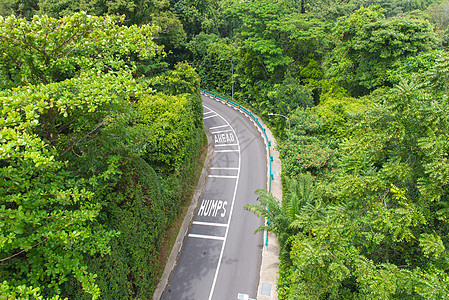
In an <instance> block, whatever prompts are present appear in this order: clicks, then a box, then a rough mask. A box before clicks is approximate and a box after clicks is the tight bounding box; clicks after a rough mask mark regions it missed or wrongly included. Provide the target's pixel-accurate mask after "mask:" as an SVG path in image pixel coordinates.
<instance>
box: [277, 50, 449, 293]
mask: <svg viewBox="0 0 449 300" xmlns="http://www.w3.org/2000/svg"><path fill="white" fill-rule="evenodd" d="M447 61H448V57H447V54H446V55H444V56H443V57H442V58H440V59H439V60H438V61H437V64H436V65H435V66H434V67H433V68H431V69H430V70H429V71H427V72H425V73H424V74H422V75H420V77H418V78H417V77H414V78H412V79H411V80H406V79H404V80H401V81H400V83H399V84H398V85H396V86H395V87H394V88H393V89H391V91H390V92H389V94H388V97H387V101H386V102H385V103H382V104H379V105H377V106H374V107H373V108H371V109H368V110H366V111H364V112H363V113H362V114H360V115H359V117H358V118H357V119H356V123H355V124H356V125H355V127H354V131H353V133H352V134H353V136H352V137H350V138H349V139H348V140H347V141H346V142H345V143H344V144H343V147H342V149H341V151H342V164H341V166H342V168H343V173H342V176H341V177H340V178H339V179H338V181H337V182H336V184H337V185H338V186H339V187H340V189H338V190H337V191H336V194H335V196H336V198H335V199H334V200H333V203H329V204H327V205H325V207H324V209H323V215H322V216H323V217H322V218H320V219H318V222H316V223H315V224H314V223H309V224H312V226H310V227H308V228H307V227H305V226H304V225H302V224H298V225H300V227H299V228H300V229H302V231H301V234H298V235H296V236H295V237H294V238H293V239H294V241H292V250H291V252H290V258H291V261H292V265H293V269H290V271H285V270H284V271H283V272H286V273H287V275H288V277H284V279H283V281H282V282H283V284H284V289H283V296H284V297H285V298H287V299H310V298H314V299H322V298H327V299H342V298H354V297H358V298H361V299H406V298H410V299H441V298H446V297H447V295H448V292H449V290H448V287H447V284H446V283H445V282H446V280H447V271H448V265H447V263H446V261H447V251H446V249H447V246H448V241H449V240H448V237H449V232H448V230H447V228H446V225H445V224H446V222H447V213H446V212H447V197H448V192H449V191H448V189H447V183H448V182H449V171H448V170H449V168H448V160H447V153H448V151H449V148H448V145H447V143H446V142H445V141H447V139H448V136H447V128H448V126H449V119H448V117H447V113H445V112H446V111H447V109H448V108H447V106H448V95H447V92H442V91H439V90H437V89H435V87H436V86H435V84H436V83H438V84H442V82H446V85H447V80H443V78H445V75H444V74H445V72H436V71H437V70H445V69H446V68H447V67H446V64H447ZM429 76H435V77H432V78H435V79H436V80H435V81H433V82H432V81H429V80H428V78H429ZM444 91H445V90H444ZM306 228H307V229H306ZM307 233H308V234H307Z"/></svg>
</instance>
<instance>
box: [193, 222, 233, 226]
mask: <svg viewBox="0 0 449 300" xmlns="http://www.w3.org/2000/svg"><path fill="white" fill-rule="evenodd" d="M192 224H194V225H204V226H217V227H228V224H225V223H211V222H201V221H193V222H192Z"/></svg>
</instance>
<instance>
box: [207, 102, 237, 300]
mask: <svg viewBox="0 0 449 300" xmlns="http://www.w3.org/2000/svg"><path fill="white" fill-rule="evenodd" d="M203 107H205V108H206V109H209V110H212V109H210V108H209V107H207V106H204V105H203ZM215 113H217V112H215ZM217 115H218V116H220V118H222V119H223V121H225V123H226V124H227V125H229V127H230V128H231V129H232V131H233V132H234V135H235V140H236V142H237V147H238V153H239V164H238V167H237V176H236V179H237V180H236V181H235V185H234V194H233V196H232V203H231V209H230V211H229V218H228V223H227V225H228V227H226V232H225V235H224V240H223V245H221V252H220V257H219V258H218V264H217V269H216V270H215V276H214V280H213V281H212V287H211V289H210V293H209V300H212V297H213V295H214V290H215V285H216V283H217V278H218V272H219V271H220V266H221V262H222V260H223V253H224V249H225V246H226V239H227V238H228V233H229V225H230V224H231V219H232V212H233V211H234V203H235V196H236V195H237V187H238V185H239V176H240V166H241V160H242V159H241V157H242V156H241V155H240V143H239V140H238V137H237V134H236V133H235V131H234V128H233V127H232V126H231V124H229V122H228V121H227V120H226V119H225V118H223V116H221V115H220V114H218V113H217ZM203 119H204V118H203ZM209 176H210V175H209Z"/></svg>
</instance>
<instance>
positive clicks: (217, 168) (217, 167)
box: [210, 167, 239, 170]
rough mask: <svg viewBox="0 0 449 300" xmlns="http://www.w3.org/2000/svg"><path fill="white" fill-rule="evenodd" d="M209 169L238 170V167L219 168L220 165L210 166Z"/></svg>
mask: <svg viewBox="0 0 449 300" xmlns="http://www.w3.org/2000/svg"><path fill="white" fill-rule="evenodd" d="M210 169H211V170H238V169H239V168H224V167H223V168H221V167H211V168H210Z"/></svg>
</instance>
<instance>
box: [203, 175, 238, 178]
mask: <svg viewBox="0 0 449 300" xmlns="http://www.w3.org/2000/svg"><path fill="white" fill-rule="evenodd" d="M208 177H213V178H238V176H228V175H208Z"/></svg>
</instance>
